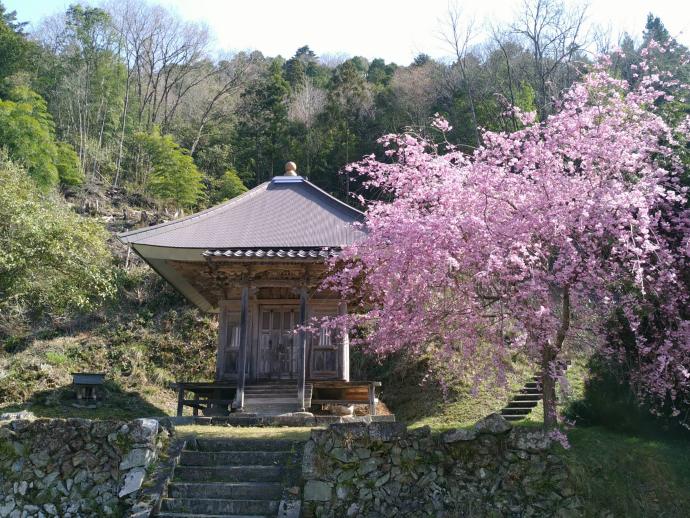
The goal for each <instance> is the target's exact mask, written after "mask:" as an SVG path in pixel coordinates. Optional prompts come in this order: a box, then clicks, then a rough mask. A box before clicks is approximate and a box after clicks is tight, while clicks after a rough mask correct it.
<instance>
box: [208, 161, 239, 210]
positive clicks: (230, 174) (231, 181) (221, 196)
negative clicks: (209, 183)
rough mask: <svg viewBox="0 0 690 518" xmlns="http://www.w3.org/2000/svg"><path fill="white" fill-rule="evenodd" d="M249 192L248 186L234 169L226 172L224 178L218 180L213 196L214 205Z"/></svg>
mask: <svg viewBox="0 0 690 518" xmlns="http://www.w3.org/2000/svg"><path fill="white" fill-rule="evenodd" d="M245 192H247V186H246V185H244V183H242V179H241V178H240V176H239V175H238V174H237V171H235V170H234V169H229V170H228V171H225V173H224V174H223V176H222V177H221V178H220V179H218V180H216V182H215V190H214V192H213V194H212V196H211V201H212V203H220V202H223V201H225V200H229V199H231V198H234V197H235V196H239V195H240V194H242V193H245Z"/></svg>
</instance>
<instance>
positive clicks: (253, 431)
mask: <svg viewBox="0 0 690 518" xmlns="http://www.w3.org/2000/svg"><path fill="white" fill-rule="evenodd" d="M311 430H312V428H310V427H297V426H205V425H184V426H178V427H176V431H177V433H178V435H179V436H181V437H198V438H200V439H285V440H291V441H306V440H307V439H308V438H309V434H310V433H311Z"/></svg>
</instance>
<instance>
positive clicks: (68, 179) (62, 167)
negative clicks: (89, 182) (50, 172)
mask: <svg viewBox="0 0 690 518" xmlns="http://www.w3.org/2000/svg"><path fill="white" fill-rule="evenodd" d="M55 166H56V167H57V171H58V176H59V177H60V183H61V184H62V185H81V184H82V183H83V182H84V172H83V171H82V169H81V166H80V164H79V156H77V152H76V151H75V150H74V148H73V147H72V146H71V145H70V144H68V143H67V142H58V143H57V160H56V162H55Z"/></svg>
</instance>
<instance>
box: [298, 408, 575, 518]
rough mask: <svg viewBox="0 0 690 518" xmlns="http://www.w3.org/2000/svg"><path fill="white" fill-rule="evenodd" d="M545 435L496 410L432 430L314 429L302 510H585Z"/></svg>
mask: <svg viewBox="0 0 690 518" xmlns="http://www.w3.org/2000/svg"><path fill="white" fill-rule="evenodd" d="M556 448H560V446H555V445H554V444H553V441H552V440H551V439H550V437H549V435H548V434H545V433H544V432H542V431H541V430H534V429H529V428H513V427H511V425H510V423H508V422H507V421H506V420H504V419H503V418H502V417H501V416H499V415H497V414H494V415H492V416H489V417H488V418H486V419H484V420H482V421H480V422H479V423H477V425H476V426H475V427H474V428H472V429H458V430H452V431H449V432H446V433H444V434H442V435H432V434H431V432H430V430H429V429H428V428H421V429H416V430H407V429H406V427H405V426H404V425H403V424H401V423H372V424H370V425H364V424H337V425H332V426H331V427H330V428H328V429H326V430H313V431H312V433H311V438H310V440H309V441H308V442H307V444H306V445H305V452H304V458H303V466H302V468H303V476H304V479H305V485H304V492H303V500H304V502H303V513H304V514H303V516H305V517H307V518H309V517H318V518H324V517H343V516H347V517H367V518H376V517H381V518H383V517H391V516H399V517H403V516H404V517H417V516H420V517H421V516H433V517H439V518H442V517H458V516H472V517H482V516H491V517H494V516H516V517H517V516H579V515H581V511H580V502H579V499H578V498H577V496H575V491H574V489H573V484H572V481H571V478H570V475H569V472H568V470H567V467H566V466H565V464H564V462H563V460H562V458H561V457H560V456H559V455H558V454H556Z"/></svg>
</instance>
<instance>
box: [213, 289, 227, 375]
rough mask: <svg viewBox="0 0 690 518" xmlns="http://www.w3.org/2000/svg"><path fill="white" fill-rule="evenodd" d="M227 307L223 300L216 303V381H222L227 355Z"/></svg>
mask: <svg viewBox="0 0 690 518" xmlns="http://www.w3.org/2000/svg"><path fill="white" fill-rule="evenodd" d="M228 338H229V336H228V306H227V302H226V301H225V300H221V301H220V302H219V303H218V349H217V350H216V381H221V380H222V379H223V373H224V372H225V371H226V367H225V362H226V361H227V354H228Z"/></svg>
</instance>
